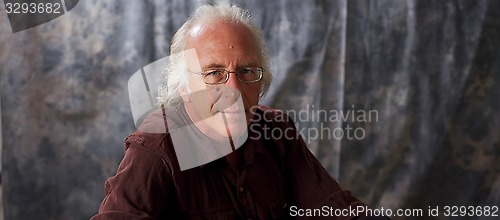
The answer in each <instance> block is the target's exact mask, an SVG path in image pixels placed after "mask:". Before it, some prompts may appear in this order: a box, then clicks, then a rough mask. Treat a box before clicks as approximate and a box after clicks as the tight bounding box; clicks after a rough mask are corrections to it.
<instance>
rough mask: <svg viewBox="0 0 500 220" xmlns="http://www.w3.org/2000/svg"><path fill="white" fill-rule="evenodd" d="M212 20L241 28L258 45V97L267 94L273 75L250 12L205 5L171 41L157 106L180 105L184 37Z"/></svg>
mask: <svg viewBox="0 0 500 220" xmlns="http://www.w3.org/2000/svg"><path fill="white" fill-rule="evenodd" d="M214 20H222V21H227V22H230V23H238V24H242V25H244V26H245V27H247V28H248V29H249V30H250V32H251V33H252V34H253V35H254V38H255V40H256V42H257V47H258V48H257V49H258V51H259V52H260V53H259V59H260V60H259V61H260V62H261V64H262V68H264V70H265V71H264V75H263V76H262V84H261V88H260V97H263V96H264V95H265V94H266V93H267V91H268V89H269V86H270V84H271V80H272V73H271V72H270V69H269V61H268V51H267V47H266V46H265V43H264V39H263V37H262V31H261V29H260V28H259V27H257V26H256V25H255V24H254V22H253V18H252V16H251V14H250V12H248V11H246V10H243V9H242V8H240V7H238V6H235V5H227V4H221V5H217V6H212V5H205V6H201V7H199V8H198V9H197V10H196V12H195V13H194V14H193V15H192V16H191V17H190V18H189V19H188V20H187V21H186V23H184V24H183V25H182V27H181V28H180V29H179V30H178V31H177V32H176V33H175V35H174V37H173V38H172V44H171V45H170V57H169V60H168V64H167V66H166V69H165V71H164V77H165V78H164V83H163V86H161V87H160V88H159V89H158V97H157V98H158V102H159V103H160V104H162V103H164V104H166V105H170V106H175V105H177V104H179V103H180V102H181V101H182V99H181V97H180V94H179V89H181V88H185V89H188V87H187V85H188V75H187V74H185V73H186V72H187V65H186V63H185V62H182V61H181V59H182V55H180V54H181V53H182V52H183V51H186V50H187V49H188V48H187V39H186V36H188V33H189V31H190V30H191V28H193V27H194V26H195V25H196V24H198V23H200V22H207V21H208V22H210V21H214Z"/></svg>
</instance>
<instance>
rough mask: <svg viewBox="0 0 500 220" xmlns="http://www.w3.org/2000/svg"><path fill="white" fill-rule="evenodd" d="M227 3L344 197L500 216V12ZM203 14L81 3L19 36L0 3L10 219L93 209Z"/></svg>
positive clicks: (179, 7)
mask: <svg viewBox="0 0 500 220" xmlns="http://www.w3.org/2000/svg"><path fill="white" fill-rule="evenodd" d="M229 2H232V3H236V4H238V5H240V6H242V7H243V8H246V9H248V10H250V11H251V12H252V13H253V15H254V17H255V21H256V23H257V24H258V25H259V26H260V27H261V28H262V29H263V31H264V36H265V40H266V42H267V45H268V47H269V51H270V61H271V71H272V72H273V73H274V81H273V84H272V86H271V89H270V91H269V93H268V95H267V96H266V97H265V98H264V99H263V100H262V101H261V103H263V104H267V105H269V106H271V107H274V108H280V109H283V110H285V111H288V113H289V115H291V114H293V113H296V115H295V116H296V117H295V118H294V119H296V122H297V125H298V127H299V130H301V131H302V132H301V134H302V135H303V136H304V138H305V139H306V140H307V142H308V143H309V146H310V149H311V151H313V153H314V154H315V155H316V156H317V157H318V159H319V160H320V161H321V163H322V164H323V165H324V166H325V168H326V169H327V170H328V171H329V172H330V173H331V174H332V175H333V176H334V177H335V178H337V180H338V181H339V182H340V184H341V186H342V187H343V188H346V189H350V190H351V191H352V193H353V194H354V195H355V196H357V197H358V198H360V199H361V200H363V201H365V202H366V203H367V204H369V205H370V206H372V207H373V208H381V207H384V208H391V209H397V208H406V209H417V208H420V209H423V210H424V215H427V209H428V206H431V207H435V206H439V207H440V211H441V214H440V216H441V217H439V219H442V218H444V217H443V212H442V211H443V207H444V206H446V205H448V206H451V205H466V206H469V205H473V206H479V205H482V206H485V205H489V206H492V205H498V204H500V115H499V113H500V85H499V83H500V40H499V39H500V38H499V37H498V36H500V14H499V13H497V10H498V9H499V8H500V2H499V1H495V0H489V1H488V0H477V1H468V0H444V1H428V0H423V1H422V0H421V1H417V0H406V1H400V0H377V1H366V0H351V1H347V0H336V1H325V0H315V1H300V0H293V1H285V0H276V1H264V0H256V1H243V0H239V1H229ZM205 3H214V1H203V0H197V1H185V0H171V1H161V0H147V1H133V0H130V1H121V0H110V1H91V0H82V1H80V2H79V3H78V4H77V5H76V6H75V7H74V8H73V9H71V10H70V11H69V12H67V13H66V14H64V15H63V16H61V17H59V18H56V19H54V20H52V21H49V22H47V23H45V24H42V25H40V26H37V27H34V28H31V29H28V30H24V31H20V32H16V33H13V32H12V29H11V26H10V23H9V19H8V17H7V14H6V12H5V10H4V9H5V8H4V5H3V4H2V5H1V6H0V80H1V81H0V85H1V87H0V93H1V99H0V100H1V105H0V106H1V122H2V126H1V132H2V137H3V140H2V141H3V143H2V146H3V152H2V176H1V183H2V187H3V203H4V204H3V206H4V211H5V213H4V215H5V219H8V220H10V219H12V220H14V219H15V220H22V219H88V218H90V217H91V216H92V215H93V214H95V213H96V212H97V209H98V206H99V204H100V202H101V200H102V198H103V196H104V181H105V179H106V178H107V177H109V176H111V175H113V174H114V173H115V171H116V168H117V166H118V164H119V162H120V160H121V158H122V157H123V150H124V149H123V139H124V138H125V137H126V136H127V135H128V134H129V133H131V132H133V131H134V129H135V127H134V122H133V119H132V114H131V110H130V105H129V101H128V92H127V81H128V79H129V78H130V76H131V75H132V74H133V73H134V72H136V71H137V70H139V69H140V68H141V67H143V66H145V65H148V64H149V63H151V62H154V61H155V60H158V59H161V58H163V57H166V56H168V55H169V54H168V47H169V42H170V40H171V37H172V35H173V34H174V32H175V31H176V30H177V29H178V28H179V27H180V26H181V25H182V23H183V22H184V21H185V20H186V19H187V18H188V16H189V14H191V13H192V12H193V10H194V9H195V8H197V7H198V6H199V5H202V4H205ZM325 115H326V116H328V117H325ZM318 131H319V132H318ZM315 132H316V133H315ZM320 134H322V135H323V136H320ZM349 134H350V136H349ZM498 214H500V213H498ZM397 219H404V218H397ZM470 219H478V218H477V217H471V218H470Z"/></svg>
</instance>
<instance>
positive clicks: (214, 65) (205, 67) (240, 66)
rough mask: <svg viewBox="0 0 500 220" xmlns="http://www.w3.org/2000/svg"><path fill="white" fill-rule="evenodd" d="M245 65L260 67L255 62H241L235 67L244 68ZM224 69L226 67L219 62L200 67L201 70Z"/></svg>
mask: <svg viewBox="0 0 500 220" xmlns="http://www.w3.org/2000/svg"><path fill="white" fill-rule="evenodd" d="M246 67H260V66H259V65H257V64H255V63H248V64H243V65H239V66H238V67H237V69H241V68H246ZM220 68H222V69H224V68H226V66H225V65H222V64H219V63H211V64H208V65H206V66H204V67H203V68H202V70H206V69H220Z"/></svg>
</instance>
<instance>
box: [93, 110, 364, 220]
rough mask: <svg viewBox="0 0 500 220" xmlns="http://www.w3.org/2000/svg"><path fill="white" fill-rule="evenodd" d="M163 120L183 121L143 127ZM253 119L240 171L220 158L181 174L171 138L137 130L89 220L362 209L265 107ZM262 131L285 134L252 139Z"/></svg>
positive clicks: (153, 118) (281, 215)
mask: <svg viewBox="0 0 500 220" xmlns="http://www.w3.org/2000/svg"><path fill="white" fill-rule="evenodd" d="M162 110H163V108H162ZM162 112H163V113H162ZM171 112H172V113H171ZM169 114H180V116H179V115H177V116H179V117H182V118H186V117H187V115H186V114H185V111H184V112H179V111H167V114H165V111H155V112H154V113H152V114H151V115H150V116H148V118H146V120H145V122H144V123H143V125H142V126H145V125H146V126H148V124H149V126H158V123H153V122H158V121H162V122H163V121H166V120H165V115H169ZM256 114H259V116H260V117H254V118H259V119H261V120H259V121H253V122H252V123H257V125H255V124H254V125H253V127H252V129H249V134H248V135H249V138H248V139H247V140H246V141H245V142H244V144H243V145H242V146H241V147H240V148H238V149H237V151H239V153H240V155H241V159H240V166H238V167H233V166H231V165H230V164H229V163H228V161H227V160H226V157H222V158H220V159H217V160H215V161H212V162H210V163H207V164H205V165H202V166H198V167H195V168H192V169H188V170H184V171H181V170H180V168H179V164H178V161H177V158H176V154H175V151H174V148H173V146H172V140H171V136H170V134H169V132H163V133H149V132H148V133H146V132H143V131H140V130H141V129H138V131H136V132H134V133H133V134H132V135H130V136H129V137H127V138H126V139H125V156H124V158H123V160H122V161H121V163H120V165H119V167H118V170H117V172H116V175H115V176H113V177H110V178H109V179H108V180H107V181H106V183H105V193H106V196H105V198H104V200H103V202H102V204H101V206H100V208H99V213H98V214H97V215H95V216H94V217H93V218H92V220H98V219H290V218H292V217H291V216H290V207H291V206H296V207H297V208H300V209H306V208H310V209H313V208H319V209H321V208H322V207H323V206H330V207H333V208H336V209H345V208H348V207H349V206H352V207H354V208H355V207H356V206H358V205H361V206H364V204H363V203H361V202H360V201H359V200H358V199H356V198H354V197H353V196H352V195H351V193H350V192H349V191H346V190H342V189H341V188H340V187H339V185H338V184H337V182H336V181H335V180H334V179H333V178H332V177H331V176H330V175H329V174H328V172H327V171H326V170H325V169H324V168H323V167H322V166H321V164H320V163H319V162H318V160H317V159H316V158H315V157H314V155H313V154H312V153H311V152H310V151H309V149H308V148H307V146H306V144H305V143H304V141H303V140H302V138H300V135H298V133H297V130H296V128H295V126H294V125H293V122H292V121H290V120H284V119H288V117H287V116H285V115H284V114H283V113H282V112H281V111H277V110H274V109H270V108H268V107H265V106H259V109H258V110H257V111H256ZM167 117H169V116H167ZM160 124H161V125H163V124H162V123H160ZM165 126H166V125H165ZM264 127H268V128H278V129H281V130H282V131H285V132H288V133H287V135H283V138H281V139H266V138H261V139H257V138H255V137H257V136H256V135H257V133H258V132H261V131H262V132H263V130H262V129H263V128H264ZM261 134H262V133H261ZM261 137H262V135H261ZM285 137H295V138H285ZM338 218H339V219H350V218H353V217H338ZM334 219H335V218H334Z"/></svg>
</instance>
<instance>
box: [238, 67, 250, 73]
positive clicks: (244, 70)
mask: <svg viewBox="0 0 500 220" xmlns="http://www.w3.org/2000/svg"><path fill="white" fill-rule="evenodd" d="M240 74H253V70H252V69H249V68H245V69H242V70H241V71H240Z"/></svg>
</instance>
